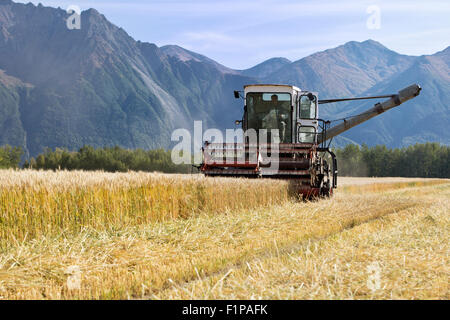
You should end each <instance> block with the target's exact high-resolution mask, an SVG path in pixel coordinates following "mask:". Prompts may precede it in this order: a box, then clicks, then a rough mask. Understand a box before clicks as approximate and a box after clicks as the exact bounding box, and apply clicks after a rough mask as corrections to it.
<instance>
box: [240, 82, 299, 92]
mask: <svg viewBox="0 0 450 320" xmlns="http://www.w3.org/2000/svg"><path fill="white" fill-rule="evenodd" d="M251 87H284V88H289V89H291V90H296V91H301V90H300V89H299V88H298V87H296V86H290V85H287V84H259V83H258V84H247V85H245V86H244V89H247V88H251Z"/></svg>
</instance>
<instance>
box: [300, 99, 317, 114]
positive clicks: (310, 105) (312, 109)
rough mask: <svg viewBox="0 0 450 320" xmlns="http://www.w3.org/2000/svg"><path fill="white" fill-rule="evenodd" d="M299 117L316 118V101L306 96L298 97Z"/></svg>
mask: <svg viewBox="0 0 450 320" xmlns="http://www.w3.org/2000/svg"><path fill="white" fill-rule="evenodd" d="M299 104H300V112H299V113H300V118H301V119H315V118H316V102H315V100H310V99H309V97H308V96H306V95H304V96H301V97H300V103H299Z"/></svg>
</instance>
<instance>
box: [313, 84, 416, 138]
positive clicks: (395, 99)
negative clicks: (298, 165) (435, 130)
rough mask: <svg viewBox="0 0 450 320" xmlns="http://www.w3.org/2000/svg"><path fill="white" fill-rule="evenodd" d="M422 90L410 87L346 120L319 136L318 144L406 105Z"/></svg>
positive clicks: (413, 86)
mask: <svg viewBox="0 0 450 320" xmlns="http://www.w3.org/2000/svg"><path fill="white" fill-rule="evenodd" d="M420 90H422V88H421V87H420V86H419V85H417V84H413V85H410V86H409V87H406V88H404V89H402V90H400V91H399V92H398V94H396V95H393V96H392V97H391V98H389V99H388V100H386V101H384V102H382V103H377V104H376V105H375V106H374V107H372V108H371V109H369V110H367V111H365V112H363V113H361V114H359V115H357V116H354V117H351V118H349V119H348V120H344V122H343V123H341V124H339V125H337V126H334V127H332V128H330V129H328V130H327V131H326V133H325V132H323V134H319V136H318V143H319V144H320V143H322V142H324V141H326V140H329V139H331V138H334V137H336V136H337V135H340V134H341V133H343V132H345V131H347V130H349V129H351V128H353V127H355V126H357V125H359V124H361V123H363V122H366V121H367V120H369V119H371V118H373V117H376V116H378V115H379V114H382V113H384V112H386V111H387V110H389V109H392V108H395V107H397V106H399V105H401V104H402V103H404V102H406V101H408V100H410V99H412V98H414V97H417V96H418V95H419V94H420Z"/></svg>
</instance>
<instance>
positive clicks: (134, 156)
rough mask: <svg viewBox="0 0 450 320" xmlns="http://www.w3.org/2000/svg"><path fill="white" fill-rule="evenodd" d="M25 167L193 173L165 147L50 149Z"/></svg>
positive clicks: (25, 164)
mask: <svg viewBox="0 0 450 320" xmlns="http://www.w3.org/2000/svg"><path fill="white" fill-rule="evenodd" d="M22 167H23V168H30V169H38V170H40V169H44V170H86V171H93V170H103V171H108V172H126V171H130V170H131V171H148V172H154V171H157V172H165V173H190V172H191V171H192V167H191V166H190V165H176V164H174V163H173V162H172V160H171V152H170V151H166V150H164V149H156V150H143V149H135V150H129V149H123V148H120V147H118V146H116V147H103V148H97V149H96V148H94V147H92V146H84V147H82V148H81V149H79V150H78V151H75V152H74V151H68V150H66V149H60V148H56V149H55V150H51V149H47V150H45V152H44V153H42V154H39V155H38V156H37V157H36V158H31V159H30V160H27V161H25V162H24V164H23V166H22Z"/></svg>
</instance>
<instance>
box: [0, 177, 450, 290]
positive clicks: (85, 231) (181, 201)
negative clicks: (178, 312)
mask: <svg viewBox="0 0 450 320" xmlns="http://www.w3.org/2000/svg"><path fill="white" fill-rule="evenodd" d="M340 184H341V187H339V188H338V189H337V191H336V193H335V195H334V197H333V198H331V199H326V200H319V201H311V202H302V201H299V200H298V199H296V198H295V195H294V194H293V193H292V190H291V188H290V186H289V183H288V182H286V181H276V180H245V179H223V178H217V179H212V178H208V179H207V178H204V177H201V176H189V175H186V176H183V175H162V174H149V173H132V172H130V173H117V174H110V173H102V172H95V173H93V172H90V173H88V172H38V171H11V170H10V171H0V210H1V211H0V237H1V238H0V298H2V299H449V298H450V293H449V288H448V282H449V281H448V280H449V273H450V268H449V262H450V261H449V248H448V243H449V234H450V232H449V231H450V223H449V222H450V221H449V220H450V219H449V214H448V212H449V199H450V197H449V195H450V181H449V180H430V179H427V180H426V179H398V178H387V179H373V178H367V179H365V178H359V179H355V178H340Z"/></svg>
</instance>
